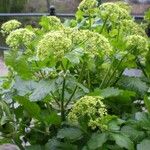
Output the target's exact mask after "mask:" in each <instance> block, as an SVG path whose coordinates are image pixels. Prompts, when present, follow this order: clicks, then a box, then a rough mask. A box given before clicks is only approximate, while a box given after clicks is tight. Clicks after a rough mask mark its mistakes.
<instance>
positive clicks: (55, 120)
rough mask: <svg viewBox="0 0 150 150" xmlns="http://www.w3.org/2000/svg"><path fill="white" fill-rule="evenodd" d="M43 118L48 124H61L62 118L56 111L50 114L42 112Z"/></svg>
mask: <svg viewBox="0 0 150 150" xmlns="http://www.w3.org/2000/svg"><path fill="white" fill-rule="evenodd" d="M42 119H43V121H44V122H45V123H46V124H47V125H50V124H54V125H59V124H60V123H61V119H60V117H59V116H58V115H57V113H56V112H51V113H50V114H49V115H43V114H42Z"/></svg>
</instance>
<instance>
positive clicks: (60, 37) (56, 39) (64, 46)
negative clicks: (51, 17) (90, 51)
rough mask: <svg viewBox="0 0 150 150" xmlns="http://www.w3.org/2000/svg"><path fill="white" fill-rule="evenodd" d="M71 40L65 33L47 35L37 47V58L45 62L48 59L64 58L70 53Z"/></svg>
mask: <svg viewBox="0 0 150 150" xmlns="http://www.w3.org/2000/svg"><path fill="white" fill-rule="evenodd" d="M70 46H71V40H70V39H69V38H68V37H67V35H66V34H65V33H64V32H63V31H51V32H49V33H47V34H46V35H45V36H44V37H43V38H42V40H41V41H40V42H39V43H38V45H37V56H38V58H39V59H41V60H44V59H45V58H48V57H50V56H51V57H55V58H58V59H60V58H62V57H63V56H64V54H65V52H68V50H69V48H70Z"/></svg>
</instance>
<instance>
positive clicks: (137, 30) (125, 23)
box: [120, 19, 146, 37]
mask: <svg viewBox="0 0 150 150" xmlns="http://www.w3.org/2000/svg"><path fill="white" fill-rule="evenodd" d="M120 30H121V31H122V32H123V35H124V36H127V35H133V34H136V35H141V36H144V37H146V33H145V31H144V30H143V29H142V27H141V26H140V25H139V24H137V23H136V22H134V21H133V20H127V19H125V20H122V21H121V22H120Z"/></svg>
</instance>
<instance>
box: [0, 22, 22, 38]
mask: <svg viewBox="0 0 150 150" xmlns="http://www.w3.org/2000/svg"><path fill="white" fill-rule="evenodd" d="M20 26H21V23H20V22H19V21H17V20H10V21H7V22H5V23H3V24H2V26H1V29H2V30H1V32H2V34H4V35H5V34H9V33H10V32H11V31H13V30H15V29H17V28H19V27H20Z"/></svg>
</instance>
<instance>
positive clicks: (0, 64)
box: [0, 57, 8, 76]
mask: <svg viewBox="0 0 150 150" xmlns="http://www.w3.org/2000/svg"><path fill="white" fill-rule="evenodd" d="M7 72H8V70H7V68H6V66H5V63H4V61H3V58H2V57H0V76H5V75H6V74H7Z"/></svg>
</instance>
